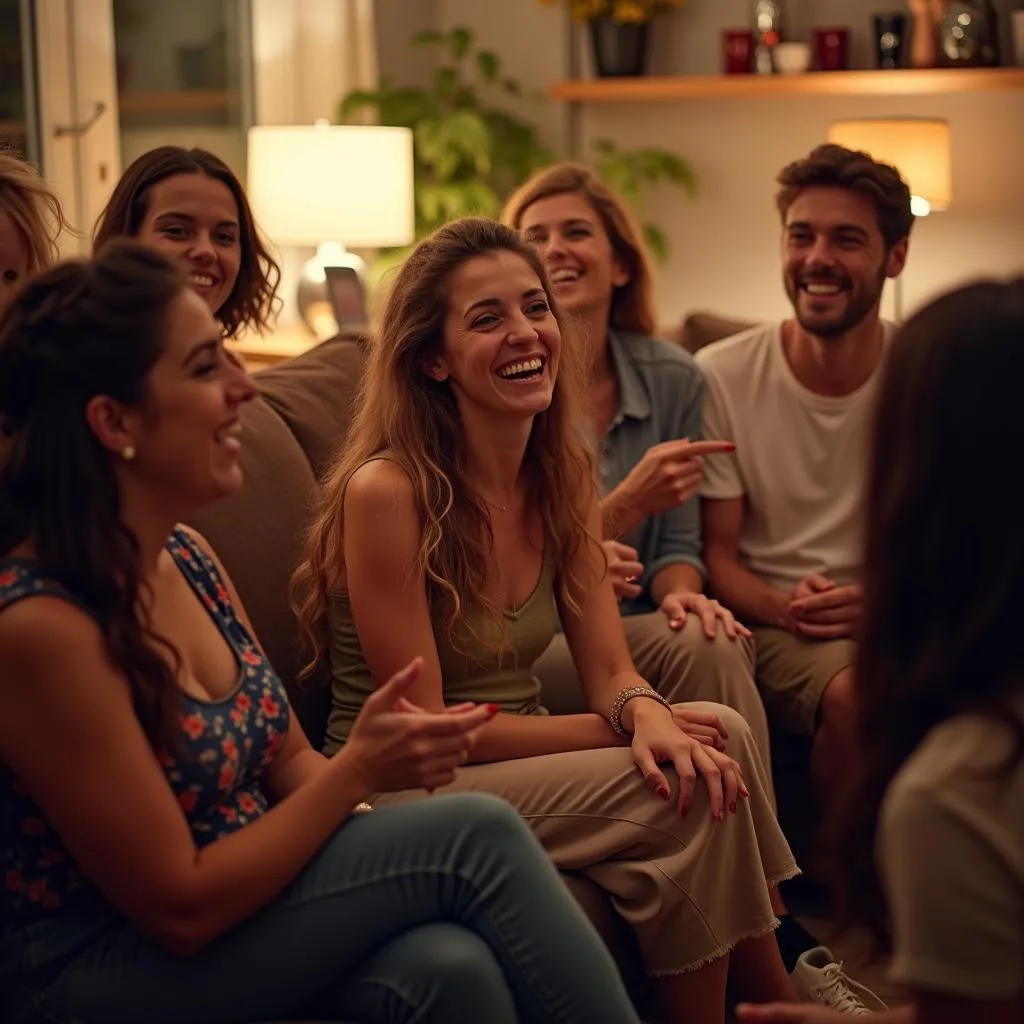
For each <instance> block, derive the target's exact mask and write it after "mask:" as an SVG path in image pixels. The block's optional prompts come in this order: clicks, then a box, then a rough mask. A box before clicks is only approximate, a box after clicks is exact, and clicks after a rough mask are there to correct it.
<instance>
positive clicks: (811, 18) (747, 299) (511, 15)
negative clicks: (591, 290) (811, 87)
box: [378, 0, 1024, 324]
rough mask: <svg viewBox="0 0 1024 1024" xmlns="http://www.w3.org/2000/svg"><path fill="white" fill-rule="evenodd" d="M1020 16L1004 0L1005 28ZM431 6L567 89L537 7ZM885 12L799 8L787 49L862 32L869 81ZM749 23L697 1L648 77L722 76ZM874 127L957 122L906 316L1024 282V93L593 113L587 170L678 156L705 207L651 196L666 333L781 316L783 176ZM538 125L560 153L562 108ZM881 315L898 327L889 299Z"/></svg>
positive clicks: (522, 68)
mask: <svg viewBox="0 0 1024 1024" xmlns="http://www.w3.org/2000/svg"><path fill="white" fill-rule="evenodd" d="M378 2H380V0H378ZM392 2H394V0H392ZM408 2H409V3H413V2H414V0H408ZM1012 2H1013V0H1003V3H1002V7H1003V8H1004V13H1005V10H1008V9H1009V8H1010V4H1011V3H1012ZM436 3H437V7H438V19H439V23H440V24H442V25H445V26H450V25H453V24H458V23H465V24H469V25H472V26H473V27H474V28H475V29H476V31H477V33H478V35H479V37H480V39H481V41H482V42H483V43H485V44H486V45H488V46H493V47H494V49H495V50H496V51H497V52H498V53H499V54H500V55H501V56H502V58H503V60H504V61H505V63H506V64H507V65H508V68H509V70H510V72H511V73H513V74H516V75H518V76H520V77H522V78H523V79H524V80H526V81H529V82H531V83H532V84H533V85H535V86H538V87H544V86H546V85H547V84H548V83H549V82H550V81H552V80H555V79H558V78H562V77H564V76H565V75H566V73H567V68H568V52H569V51H568V46H567V39H566V29H565V23H564V18H563V16H562V12H561V11H559V10H552V9H550V8H547V7H540V6H539V5H538V4H537V2H536V0H500V2H499V0H489V2H486V3H485V2H482V0H436ZM884 6H885V5H884V4H879V2H878V0H790V2H789V4H788V10H787V14H788V15H789V26H790V29H789V32H788V35H789V37H790V38H794V39H799V38H803V39H807V38H809V34H810V28H811V26H812V25H814V24H817V25H823V24H830V25H847V26H851V27H852V28H853V30H854V46H853V59H854V61H855V62H856V63H857V64H858V65H860V66H870V63H871V60H872V57H871V41H870V23H871V21H870V19H871V14H872V13H873V12H874V11H876V10H879V9H881V8H883V7H884ZM889 6H890V7H893V6H896V5H892V4H890V5H889ZM750 7H751V4H750V3H749V2H748V0H688V2H687V3H686V5H685V6H684V7H683V8H682V9H681V10H679V11H677V12H674V13H673V14H671V15H668V16H667V17H665V18H663V19H660V20H659V21H658V22H656V23H655V32H654V45H653V48H652V67H651V70H652V72H655V73H663V74H666V73H673V74H680V73H711V72H715V71H717V70H718V69H719V63H720V56H719V53H720V44H719V38H720V33H721V30H722V29H724V28H727V27H734V26H737V25H743V24H746V23H747V15H748V12H749V10H750ZM584 43H585V41H584ZM584 56H587V55H586V54H585V45H584ZM893 74H898V72H893ZM873 115H906V116H914V115H921V116H928V117H946V118H948V119H949V120H950V122H951V124H952V132H953V188H954V196H953V206H952V208H951V209H950V210H949V211H948V212H946V213H937V214H933V215H932V216H931V217H930V218H927V219H924V220H921V221H919V222H918V224H917V225H916V227H915V231H914V238H913V245H912V250H911V258H910V262H909V264H908V267H907V271H906V274H905V279H904V302H905V307H906V308H907V309H908V311H909V309H910V308H912V307H913V305H914V304H916V303H918V302H920V301H923V300H925V299H927V298H928V297H929V296H932V295H934V294H935V293H936V292H937V291H940V290H942V289H943V288H945V287H947V286H948V285H951V284H953V283H954V282H957V281H961V280H963V279H964V278H967V277H971V276H975V275H977V274H980V273H1009V272H1012V271H1021V270H1024V187H1022V186H1021V184H1020V182H1021V180H1022V179H1021V173H1022V171H1021V169H1022V168H1024V91H1018V92H1008V93H999V92H996V93H982V94H966V93H953V94H950V95H943V96H930V97H920V98H905V99H904V98H892V99H885V98H882V99H878V98H866V99H855V98H847V97H842V98H811V97H806V98H802V97H801V98H791V99H733V100H715V101H686V102H671V103H650V104H645V103H629V104H592V105H588V106H585V107H584V108H583V110H582V115H581V117H582V132H583V138H584V154H583V155H586V151H587V149H589V143H590V141H592V140H593V139H594V138H595V137H599V136H602V135H607V136H610V137H612V138H614V139H615V140H616V141H617V142H618V143H619V145H621V146H623V147H632V146H639V145H655V146H665V147H668V148H671V149H674V150H676V151H677V152H679V153H680V154H681V155H683V156H685V157H686V158H688V159H689V160H690V161H691V162H692V163H693V165H694V167H695V168H696V171H697V174H698V176H699V180H700V195H699V196H698V198H697V199H696V200H693V201H691V200H688V199H687V198H686V197H685V196H683V195H682V194H681V193H677V192H675V191H674V190H669V189H661V190H658V191H657V192H654V191H652V192H651V194H650V197H649V203H648V206H647V209H646V211H645V217H646V219H651V220H657V221H658V222H659V223H661V224H662V225H663V227H664V228H665V229H666V230H667V231H668V234H669V238H670V241H671V246H672V253H671V257H670V261H669V263H668V265H667V266H666V267H664V268H661V269H660V270H659V272H658V275H657V298H658V302H659V314H660V318H661V321H662V323H665V324H671V323H675V322H676V321H678V319H679V318H680V317H682V316H683V315H685V313H686V312H688V311H690V310H693V309H697V308H700V309H711V310H716V311H719V312H722V313H734V314H736V315H738V316H749V317H775V316H781V315H783V314H784V313H785V312H786V310H787V305H786V300H785V296H784V294H783V292H782V288H781V285H780V283H779V269H778V258H777V250H778V235H779V232H778V219H777V216H776V213H775V210H774V206H773V202H772V195H773V192H774V178H775V175H776V174H777V172H778V171H779V169H780V168H781V167H782V166H783V165H784V164H785V163H787V162H788V161H790V160H792V159H794V158H796V157H799V156H802V155H804V154H806V153H807V152H808V151H809V150H810V149H811V148H813V146H815V145H816V144H818V143H819V142H822V141H824V139H825V134H826V131H827V126H828V124H829V122H830V121H832V120H837V119H840V118H844V117H862V116H873ZM536 121H537V123H538V124H539V125H540V126H541V128H542V130H543V132H544V134H545V135H546V136H547V138H548V139H549V140H550V141H552V142H553V143H554V144H555V145H556V146H557V147H558V148H559V149H560V150H561V151H563V152H564V151H565V149H566V147H567V145H568V141H569V140H568V130H567V126H568V118H567V111H566V108H565V107H564V106H562V105H560V104H557V103H555V102H553V101H552V102H549V103H548V104H546V105H545V107H544V108H543V109H542V110H541V111H540V112H539V113H538V114H537V116H536ZM886 312H887V313H888V314H890V315H891V295H890V297H889V299H888V300H887V304H886Z"/></svg>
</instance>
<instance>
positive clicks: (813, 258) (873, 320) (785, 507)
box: [697, 145, 913, 796]
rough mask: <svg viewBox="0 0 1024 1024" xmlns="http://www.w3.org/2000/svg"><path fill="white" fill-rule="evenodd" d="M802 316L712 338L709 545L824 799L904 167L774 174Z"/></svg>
mask: <svg viewBox="0 0 1024 1024" xmlns="http://www.w3.org/2000/svg"><path fill="white" fill-rule="evenodd" d="M778 181H779V185H780V186H781V187H780V190H779V193H778V196H777V204H778V208H779V212H780V214H781V216H782V226H783V230H782V268H783V281H784V284H785V287H786V293H787V294H788V296H789V299H790V302H791V303H792V305H793V311H794V314H795V315H794V318H793V319H792V320H786V321H785V322H784V323H782V324H773V325H770V326H765V327H758V328H755V329H753V330H750V331H746V332H745V333H743V334H740V335H737V336H736V337H733V338H728V339H726V340H724V341H720V342H718V343H716V344H713V345H710V346H708V347H707V348H705V349H703V350H702V351H701V352H699V353H698V356H697V361H698V363H699V365H700V367H701V369H702V370H703V372H704V375H705V377H706V380H707V398H706V401H705V406H704V434H705V437H707V438H709V439H716V440H725V441H732V442H733V443H735V445H736V451H735V453H734V454H728V455H712V456H708V457H707V459H706V462H705V477H704V484H703V486H702V488H701V495H702V497H703V499H704V500H703V510H704V547H705V561H706V564H707V570H708V575H709V578H710V582H711V585H712V587H713V589H714V592H715V595H716V597H717V598H718V599H719V600H720V601H722V603H723V604H727V605H728V606H729V607H730V609H731V610H732V611H733V612H734V613H735V614H736V616H737V618H740V619H742V620H743V621H744V622H746V623H747V624H748V625H750V626H751V627H752V628H754V629H755V635H756V642H757V677H758V683H759V685H760V687H761V692H762V695H763V697H764V701H765V705H766V707H767V709H768V713H769V717H770V718H772V719H773V720H774V721H775V722H776V723H777V724H778V725H780V726H782V727H783V728H785V729H788V730H790V731H795V732H799V733H803V734H806V735H809V736H812V737H813V747H812V770H813V772H814V777H815V782H816V785H817V787H818V790H819V793H820V794H821V795H822V796H827V795H828V793H829V792H832V791H834V784H835V783H836V782H837V781H838V780H839V779H840V778H841V776H842V774H843V773H844V771H848V769H849V753H848V751H849V741H850V738H851V735H852V726H853V718H854V706H853V690H852V680H853V666H854V662H855V657H856V647H855V644H854V641H853V637H854V635H855V633H856V629H857V620H858V617H859V614H860V598H861V591H860V585H859V582H858V579H859V573H860V564H861V545H862V538H861V513H862V507H863V484H864V476H865V471H866V466H865V458H866V453H867V449H868V440H869V438H868V434H869V430H870V422H871V414H872V406H873V401H872V400H873V397H874V393H875V390H876V387H877V383H878V377H879V370H880V367H881V364H882V360H883V356H884V354H885V351H886V343H887V339H888V337H889V334H890V327H891V325H888V324H885V323H883V322H882V321H881V320H880V318H879V305H880V302H881V298H882V289H883V287H884V285H885V282H886V280H887V279H888V278H895V277H897V276H898V275H899V274H900V272H901V271H902V270H903V265H904V262H905V261H906V258H907V245H908V237H909V234H910V229H911V225H912V223H913V215H912V213H911V212H910V192H909V189H908V188H907V185H906V183H905V182H904V181H903V180H902V178H901V177H900V176H899V173H898V172H897V171H896V170H895V169H894V168H892V167H889V166H887V165H884V164H879V163H877V162H875V161H873V160H872V159H870V158H869V157H868V156H867V155H866V154H863V153H854V152H851V151H850V150H847V149H843V148H842V147H839V146H832V145H828V146H821V147H819V148H818V149H816V150H814V152H812V153H811V154H810V156H809V157H807V158H806V159H804V160H799V161H797V162H796V163H793V164H791V165H790V166H788V167H787V168H785V170H783V171H782V173H781V174H780V176H779V179H778Z"/></svg>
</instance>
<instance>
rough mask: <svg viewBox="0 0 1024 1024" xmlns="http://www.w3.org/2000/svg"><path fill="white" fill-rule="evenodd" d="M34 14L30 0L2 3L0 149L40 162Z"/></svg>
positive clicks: (1, 1) (4, 1) (0, 5)
mask: <svg viewBox="0 0 1024 1024" xmlns="http://www.w3.org/2000/svg"><path fill="white" fill-rule="evenodd" d="M31 15H32V12H31V7H30V5H29V3H28V2H27V0H0V150H3V151H5V152H10V153H16V154H17V155H18V156H20V157H22V158H24V159H28V160H35V161H38V156H39V155H38V139H37V129H38V126H37V124H36V121H35V69H34V56H35V47H34V42H33V38H32V17H31Z"/></svg>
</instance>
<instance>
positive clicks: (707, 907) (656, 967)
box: [373, 703, 797, 976]
mask: <svg viewBox="0 0 1024 1024" xmlns="http://www.w3.org/2000/svg"><path fill="white" fill-rule="evenodd" d="M693 707H694V709H695V710H699V711H712V712H714V713H716V714H718V715H720V716H721V718H722V720H723V723H724V724H725V727H726V729H727V730H728V732H729V740H728V743H727V749H728V751H729V753H730V754H731V755H732V756H733V757H735V758H736V760H737V761H739V762H740V764H742V765H743V769H744V773H745V779H746V782H747V788H748V789H749V790H750V797H749V798H748V799H745V800H744V799H741V800H740V801H739V802H738V806H737V813H736V814H727V815H726V818H725V821H723V822H721V823H717V822H715V821H714V820H713V819H712V817H711V812H710V809H709V806H708V798H707V790H706V788H705V787H704V784H703V782H702V781H701V780H698V783H697V787H696V792H695V796H694V799H693V801H692V803H691V805H690V808H689V812H688V814H687V815H686V817H685V818H681V817H680V816H679V811H678V806H677V800H678V780H677V778H676V776H675V775H674V773H673V772H671V770H670V769H668V768H666V769H665V774H666V777H667V778H668V779H669V780H670V783H671V788H672V790H673V792H672V796H671V798H670V799H669V800H668V801H665V800H662V799H660V798H659V797H658V796H657V795H656V794H655V793H653V792H652V791H651V790H650V789H649V788H648V786H647V785H646V783H645V782H644V780H643V777H642V776H641V775H640V772H639V771H638V770H637V768H636V765H635V764H634V763H633V758H632V753H631V751H630V750H629V749H628V748H626V747H610V748H605V749H601V750H584V751H577V752H572V753H564V754H550V755H548V756H545V757H530V758H521V759H519V760H514V761H501V762H497V763H494V764H479V765H470V766H468V767H466V768H463V769H461V770H460V772H459V774H458V778H457V779H456V781H455V782H454V783H453V784H452V785H451V786H449V787H447V788H446V789H445V790H443V791H439V792H459V791H462V792H465V791H467V790H476V791H480V792H488V793H494V794H496V795H498V796H500V797H504V799H506V800H507V801H509V803H511V804H512V805H513V806H514V807H515V808H516V809H517V810H518V811H519V813H520V814H521V815H522V816H523V818H524V819H525V821H526V823H527V824H528V825H529V826H530V828H531V829H532V830H533V832H534V834H535V835H536V836H537V838H538V839H539V840H540V842H541V844H542V845H543V846H544V848H545V849H546V850H547V852H548V854H549V855H550V857H551V859H552V861H553V862H554V863H555V866H556V867H558V868H559V869H560V870H562V871H572V872H577V873H580V874H582V875H585V876H586V877H588V878H589V879H590V880H591V881H592V882H594V883H595V884H596V885H597V886H599V887H600V888H601V889H603V890H604V891H605V892H606V893H607V894H608V896H609V898H610V899H611V902H612V905H613V907H614V908H615V910H616V911H617V912H618V913H619V915H620V916H621V917H622V918H623V919H624V920H625V921H626V922H627V923H628V924H629V925H630V926H631V927H632V929H633V931H634V933H635V934H636V937H637V940H638V943H639V946H640V950H641V952H642V954H643V958H644V965H645V968H646V970H647V972H648V973H649V974H650V975H652V976H659V975H666V974H678V973H681V972H684V971H688V970H694V969H696V968H698V967H701V966H703V965H704V964H705V963H707V962H708V961H710V960H713V959H716V958H717V957H720V956H722V955H724V954H725V953H727V952H728V951H729V950H730V949H731V948H732V947H733V946H734V945H735V944H736V943H737V942H739V941H740V940H741V939H744V938H749V937H751V936H754V935H763V934H765V933H767V932H769V931H770V930H771V929H772V928H773V927H774V926H775V924H776V918H775V914H774V912H773V910H772V905H771V900H770V896H769V886H771V885H775V884H776V883H778V882H779V881H782V880H783V879H785V878H789V877H791V876H792V875H794V874H796V873H797V868H796V865H795V863H794V861H793V855H792V853H791V852H790V849H789V846H788V844H787V843H786V839H785V837H784V836H783V834H782V831H781V830H780V828H779V825H778V822H777V821H776V820H775V814H774V811H773V809H772V802H771V800H770V799H769V797H768V773H767V771H766V770H765V767H764V764H763V761H762V757H761V753H760V751H759V750H758V749H757V747H756V745H755V743H754V739H753V737H752V735H751V732H750V729H749V728H748V727H747V725H746V723H745V722H744V721H743V719H742V718H741V717H740V716H739V714H738V713H737V712H735V711H733V710H732V709H730V708H726V707H724V706H722V705H716V704H707V703H696V704H694V705H693ZM422 799H428V795H427V794H426V793H425V792H424V791H422V790H407V791H405V792H402V793H385V794H380V795H378V796H375V797H374V798H373V802H374V803H375V804H377V805H382V804H393V803H402V802H407V801H410V800H422Z"/></svg>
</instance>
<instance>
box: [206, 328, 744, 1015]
mask: <svg viewBox="0 0 1024 1024" xmlns="http://www.w3.org/2000/svg"><path fill="white" fill-rule="evenodd" d="M747 326H749V324H748V323H744V322H740V321H736V320H728V319H724V318H721V317H716V316H714V315H712V314H702V313H698V314H693V315H691V316H690V317H687V319H686V321H685V322H684V323H683V325H682V326H681V328H680V329H679V331H678V332H677V333H676V334H675V337H673V338H672V340H674V341H676V342H677V343H679V344H682V345H683V346H684V347H686V348H687V349H689V350H690V351H697V350H698V349H699V348H701V347H703V346H704V345H705V344H708V343H710V342H711V341H715V340H717V339H719V338H722V337H726V336H728V335H730V334H733V333H735V332H737V331H739V330H742V329H744V328H745V327H747ZM368 344H369V341H368V339H367V338H366V337H364V336H362V335H359V334H352V335H347V336H340V337H337V338H333V339H331V340H329V341H326V342H324V343H322V344H320V345H317V346H316V347H315V348H312V349H310V350H309V351H307V352H305V353H303V354H302V355H300V356H298V357H296V358H294V359H290V360H288V361H286V362H282V363H278V364H276V365H274V366H272V367H270V368H267V369H263V370H260V371H258V372H257V373H256V375H255V376H256V379H257V381H258V382H259V385H260V390H261V393H260V395H259V397H257V398H256V399H254V400H253V401H252V402H250V403H248V404H247V405H246V406H245V407H244V408H243V410H242V412H241V442H242V452H241V456H240V458H241V464H242V467H243V469H244V472H245V478H246V483H245V487H244V488H243V489H242V491H241V492H240V493H239V494H237V495H234V496H232V497H231V498H228V499H226V500H224V501H222V502H219V503H218V504H216V505H213V506H211V507H209V508H207V509H204V510H203V511H202V512H201V513H200V514H198V515H197V516H196V517H195V518H194V520H193V522H192V523H191V524H190V525H193V526H194V527H195V528H196V529H198V530H199V531H200V532H201V533H202V534H203V535H204V536H205V537H206V538H207V539H208V540H209V541H210V543H211V544H212V545H213V547H214V549H215V550H216V552H217V554H218V556H219V557H220V559H221V561H222V562H223V563H224V565H225V567H226V569H227V571H228V573H229V575H230V576H231V578H232V580H233V581H234V583H235V585H236V586H237V588H238V592H239V594H240V596H241V599H242V602H243V603H244V605H245V607H246V610H247V612H248V614H249V616H250V618H251V620H252V622H253V625H254V628H255V630H256V633H257V636H258V637H259V640H260V643H261V644H262V646H263V648H264V650H265V651H266V654H267V656H268V657H269V659H270V661H271V662H272V664H273V665H274V666H275V668H276V669H277V671H278V673H279V674H280V676H281V679H282V680H283V682H284V685H285V686H286V688H287V689H288V692H289V694H290V696H291V700H292V703H293V706H294V708H295V711H296V714H297V715H298V717H299V720H300V721H301V722H302V725H303V727H304V728H305V730H306V732H307V734H308V735H309V737H310V740H311V742H312V743H313V744H314V745H315V746H319V744H320V743H321V741H322V739H323V735H324V729H325V725H326V719H327V713H328V710H329V705H330V689H329V678H328V676H327V674H326V673H325V672H324V671H323V670H322V669H321V670H318V671H316V672H315V673H314V674H313V675H311V676H310V677H308V678H307V679H305V680H303V681H302V682H301V683H300V682H299V680H298V676H299V672H300V670H301V667H302V664H303V657H302V651H301V650H300V648H299V646H298V642H297V627H296V622H295V618H294V616H293V614H292V612H291V610H290V607H289V601H288V587H289V579H290V577H291V574H292V571H293V569H294V567H295V565H296V564H297V562H298V560H299V558H300V554H301V550H302V545H303V535H304V531H305V529H306V526H307V523H308V520H309V514H310V510H311V507H312V505H313V503H314V499H315V497H316V491H317V480H318V478H319V477H320V476H321V475H322V474H323V473H324V471H325V470H326V468H327V467H328V466H329V464H330V462H331V459H332V456H333V454H334V453H335V451H336V450H337V449H338V447H339V446H340V445H341V443H342V442H343V441H344V438H345V436H346V433H347V431H348V428H349V423H350V420H351V415H352V407H353V400H354V398H355V396H356V391H357V388H358V383H359V378H360V372H361V368H362V365H363V361H364V358H365V353H366V348H367V345H368ZM565 881H566V883H567V885H568V886H569V888H570V889H571V891H572V892H573V894H574V895H575V896H576V898H577V899H578V900H579V902H580V904H581V905H582V906H583V908H584V909H585V911H586V912H587V914H588V915H589V917H590V918H591V920H592V921H593V922H594V924H595V926H596V927H597V929H598V931H599V932H600V933H601V935H602V936H603V938H604V939H605V941H606V943H607V944H608V946H609V948H610V949H611V951H612V953H613V955H614V957H615V959H616V961H617V963H618V964H619V967H620V969H621V971H622V974H623V978H624V980H625V981H626V984H627V986H628V987H629V988H630V991H631V993H632V994H633V996H634V998H635V1000H636V1001H637V1003H638V1005H639V1006H641V1007H643V1005H644V1003H645V1002H646V1001H647V998H648V996H649V990H648V987H647V985H646V982H645V980H644V976H643V971H642V967H641V963H640V959H639V954H638V950H637V948H636V944H635V940H634V938H633V935H632V932H631V931H630V930H629V929H628V927H627V926H625V925H624V923H623V922H622V921H621V920H620V918H619V917H618V916H617V915H616V914H615V913H614V912H613V911H612V908H611V905H610V904H609V902H608V900H607V899H606V897H605V896H604V894H603V893H602V892H601V890H599V889H598V888H597V887H596V886H594V885H593V884H592V883H590V882H589V881H588V880H587V879H586V878H584V877H583V876H581V875H575V874H566V875H565Z"/></svg>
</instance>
